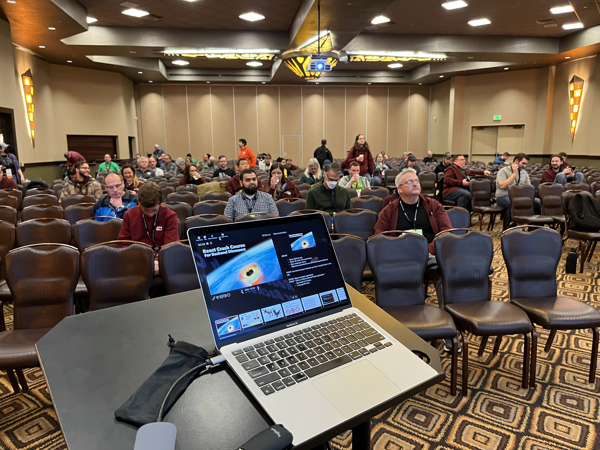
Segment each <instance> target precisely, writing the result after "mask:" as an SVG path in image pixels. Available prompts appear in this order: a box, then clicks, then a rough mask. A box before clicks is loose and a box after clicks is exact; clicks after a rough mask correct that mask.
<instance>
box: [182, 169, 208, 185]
mask: <svg viewBox="0 0 600 450" xmlns="http://www.w3.org/2000/svg"><path fill="white" fill-rule="evenodd" d="M189 184H191V185H194V186H198V185H199V184H204V178H202V177H201V176H200V172H198V168H197V167H196V164H190V165H188V166H185V170H184V171H183V177H182V178H181V180H179V186H187V185H189Z"/></svg>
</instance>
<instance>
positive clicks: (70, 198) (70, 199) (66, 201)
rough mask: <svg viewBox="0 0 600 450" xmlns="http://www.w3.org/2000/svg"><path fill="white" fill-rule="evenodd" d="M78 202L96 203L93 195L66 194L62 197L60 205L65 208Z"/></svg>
mask: <svg viewBox="0 0 600 450" xmlns="http://www.w3.org/2000/svg"><path fill="white" fill-rule="evenodd" d="M80 203H91V204H94V203H96V197H94V196H93V195H67V196H66V197H63V200H62V207H63V208H65V209H67V208H68V207H69V206H71V205H77V204H80Z"/></svg>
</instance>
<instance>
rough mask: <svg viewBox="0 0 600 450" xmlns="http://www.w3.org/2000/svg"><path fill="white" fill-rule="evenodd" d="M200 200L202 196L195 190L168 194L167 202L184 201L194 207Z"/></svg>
mask: <svg viewBox="0 0 600 450" xmlns="http://www.w3.org/2000/svg"><path fill="white" fill-rule="evenodd" d="M199 201H200V197H198V194H194V193H193V192H174V193H173V194H169V195H167V203H172V202H182V203H187V204H188V205H190V206H191V207H192V208H193V207H194V205H195V204H196V203H198V202H199ZM190 215H191V214H190Z"/></svg>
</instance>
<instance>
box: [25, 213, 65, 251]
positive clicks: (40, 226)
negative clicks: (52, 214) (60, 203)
mask: <svg viewBox="0 0 600 450" xmlns="http://www.w3.org/2000/svg"><path fill="white" fill-rule="evenodd" d="M70 243H71V224H70V223H69V222H68V221H67V220H65V219H32V220H27V221H25V222H21V223H19V224H18V225H17V228H16V246H17V247H24V246H26V245H33V244H66V245H69V244H70Z"/></svg>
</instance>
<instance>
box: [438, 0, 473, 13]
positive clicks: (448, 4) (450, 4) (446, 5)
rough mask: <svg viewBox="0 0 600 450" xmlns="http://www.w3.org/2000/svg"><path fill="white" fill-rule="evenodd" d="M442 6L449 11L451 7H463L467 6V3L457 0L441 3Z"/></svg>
mask: <svg viewBox="0 0 600 450" xmlns="http://www.w3.org/2000/svg"><path fill="white" fill-rule="evenodd" d="M442 6H443V7H444V8H446V9H447V10H448V11H450V10H451V9H458V8H465V7H467V6H469V5H467V4H466V3H465V2H463V1H462V0H458V1H455V2H446V3H442Z"/></svg>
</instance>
